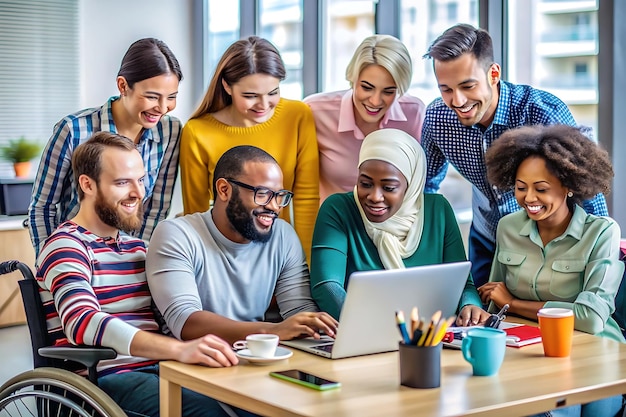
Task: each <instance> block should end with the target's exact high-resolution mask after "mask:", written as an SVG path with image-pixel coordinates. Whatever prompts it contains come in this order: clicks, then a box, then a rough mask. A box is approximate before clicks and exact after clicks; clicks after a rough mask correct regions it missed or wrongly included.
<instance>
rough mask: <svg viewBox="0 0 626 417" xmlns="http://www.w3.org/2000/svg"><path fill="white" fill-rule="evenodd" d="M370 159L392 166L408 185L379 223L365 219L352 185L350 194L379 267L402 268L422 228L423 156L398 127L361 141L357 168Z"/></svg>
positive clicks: (417, 240)
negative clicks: (391, 212) (394, 207)
mask: <svg viewBox="0 0 626 417" xmlns="http://www.w3.org/2000/svg"><path fill="white" fill-rule="evenodd" d="M371 159H375V160H379V161H383V162H387V163H389V164H391V165H393V166H394V167H396V168H397V169H398V170H399V171H400V172H401V173H402V174H403V175H404V177H405V178H406V181H407V184H408V187H407V190H406V193H405V195H404V199H403V201H402V205H401V206H400V209H399V210H398V211H397V212H396V213H395V214H394V215H393V216H391V217H390V218H389V219H387V220H385V221H384V222H381V223H372V222H370V221H369V220H368V219H367V217H366V216H365V213H364V212H363V207H361V203H360V202H359V197H358V193H357V187H356V186H355V187H354V193H353V194H354V199H355V201H356V205H357V207H358V208H359V212H360V213H361V219H363V224H364V225H365V230H366V231H367V234H368V235H369V237H370V238H371V239H372V241H373V242H374V245H376V248H377V249H378V255H379V256H380V259H381V261H382V262H383V266H384V267H385V269H403V268H404V263H403V262H402V259H404V258H408V257H409V256H411V255H413V254H414V253H415V251H416V250H417V248H418V246H419V244H420V240H421V238H422V230H423V229H424V210H423V207H424V184H425V182H426V155H425V154H424V150H423V149H422V147H421V146H420V144H419V143H418V142H417V140H415V138H413V137H412V136H411V135H409V134H408V133H405V132H403V131H402V130H398V129H380V130H376V131H374V132H372V133H370V134H369V135H367V136H366V137H365V139H364V140H363V144H362V145H361V151H360V153H359V167H360V166H361V164H362V163H363V162H365V161H368V160H371Z"/></svg>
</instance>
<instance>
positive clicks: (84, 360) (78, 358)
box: [38, 346, 117, 385]
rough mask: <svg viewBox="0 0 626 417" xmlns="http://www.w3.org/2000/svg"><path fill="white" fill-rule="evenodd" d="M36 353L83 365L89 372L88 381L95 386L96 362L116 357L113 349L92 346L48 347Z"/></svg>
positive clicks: (96, 378)
mask: <svg viewBox="0 0 626 417" xmlns="http://www.w3.org/2000/svg"><path fill="white" fill-rule="evenodd" d="M38 352H39V354H40V355H41V356H43V357H45V358H52V359H61V360H71V361H75V362H78V363H80V364H82V365H84V366H85V367H87V371H88V372H89V380H90V381H91V382H93V383H94V384H96V385H97V380H98V377H97V371H96V366H97V365H98V362H100V361H101V360H104V359H114V358H115V357H116V356H117V352H116V351H115V350H114V349H111V348H108V347H94V346H49V347H42V348H39V350H38Z"/></svg>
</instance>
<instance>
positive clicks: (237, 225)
mask: <svg viewBox="0 0 626 417" xmlns="http://www.w3.org/2000/svg"><path fill="white" fill-rule="evenodd" d="M261 213H264V214H268V215H273V216H274V218H276V213H275V212H273V211H271V210H263V211H262V212H259V213H258V214H261ZM226 216H227V217H228V220H229V221H230V224H231V225H232V226H233V228H234V229H235V230H236V231H237V232H238V233H239V234H240V235H241V236H243V238H244V239H246V240H249V241H251V242H259V243H264V242H267V241H268V240H270V238H271V237H272V229H273V228H274V225H273V224H272V227H270V229H269V230H268V231H267V232H261V231H259V229H257V228H256V226H255V224H254V217H253V216H252V214H250V212H249V211H248V209H247V208H246V207H245V206H244V204H243V201H241V198H240V197H239V190H236V189H233V194H232V197H231V199H230V201H229V202H228V205H227V206H226Z"/></svg>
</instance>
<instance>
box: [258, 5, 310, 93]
mask: <svg viewBox="0 0 626 417" xmlns="http://www.w3.org/2000/svg"><path fill="white" fill-rule="evenodd" d="M259 19H260V29H261V30H260V33H259V36H261V37H263V38H265V39H267V40H269V41H270V42H272V43H273V44H274V45H275V46H276V48H278V50H279V51H280V55H281V57H282V58H283V62H284V63H285V69H286V70H287V77H286V78H285V80H284V81H283V82H282V83H281V84H280V95H281V96H282V97H286V98H291V99H301V98H302V38H303V35H302V1H301V0H282V1H281V0H260V1H259Z"/></svg>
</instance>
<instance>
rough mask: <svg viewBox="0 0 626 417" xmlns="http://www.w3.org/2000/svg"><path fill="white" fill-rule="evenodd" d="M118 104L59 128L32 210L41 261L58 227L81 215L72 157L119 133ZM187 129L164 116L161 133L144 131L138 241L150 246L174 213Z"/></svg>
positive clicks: (72, 117)
mask: <svg viewBox="0 0 626 417" xmlns="http://www.w3.org/2000/svg"><path fill="white" fill-rule="evenodd" d="M118 98H119V97H111V98H110V99H109V100H108V101H107V102H106V103H105V104H104V105H103V106H102V107H98V108H93V109H85V110H82V111H80V112H77V113H74V114H70V115H69V116H67V117H64V118H63V119H62V120H61V121H60V122H58V123H57V124H56V126H55V127H54V131H53V133H52V137H51V138H50V140H49V141H48V144H47V145H46V148H45V149H44V152H43V155H42V157H41V161H40V163H39V169H38V171H37V176H36V177H35V183H34V185H33V197H32V200H31V203H30V207H29V210H28V217H29V219H28V220H29V229H30V236H31V240H32V243H33V246H34V248H35V252H36V254H37V255H39V250H40V249H41V247H42V246H43V243H44V242H45V240H46V239H47V237H48V236H50V234H52V232H53V231H54V230H55V229H56V227H57V226H58V225H59V224H61V223H62V222H64V221H66V220H69V219H71V218H73V217H74V216H75V215H76V213H78V208H79V201H78V193H77V191H76V184H75V183H74V173H73V171H72V167H71V162H72V153H73V152H74V149H76V147H77V146H78V145H79V144H81V143H83V142H85V141H86V140H87V139H89V138H90V137H91V135H93V134H94V133H96V132H100V131H106V132H113V133H117V129H116V127H115V122H114V121H113V110H112V108H111V104H112V103H113V102H114V101H115V100H117V99H118ZM181 127H182V125H181V122H180V120H178V119H177V118H175V117H172V116H168V115H166V116H163V117H162V118H161V120H160V121H159V122H158V123H157V125H156V126H155V127H153V128H152V129H150V130H144V131H143V133H142V136H141V139H140V140H139V143H138V144H137V150H138V151H139V153H140V154H141V156H142V157H143V163H144V167H145V168H146V177H145V180H144V184H145V186H146V197H145V198H144V201H143V203H144V221H143V225H142V227H141V229H140V230H138V231H137V232H136V233H135V236H137V237H139V238H141V239H143V240H144V241H146V242H147V241H148V240H149V239H150V236H151V235H152V230H153V229H154V227H155V226H156V225H157V223H158V222H159V221H160V220H162V219H164V218H166V217H167V215H168V213H169V210H170V204H171V200H172V193H173V192H174V183H175V181H176V177H177V175H178V154H179V149H180V146H179V145H180V132H181Z"/></svg>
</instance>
